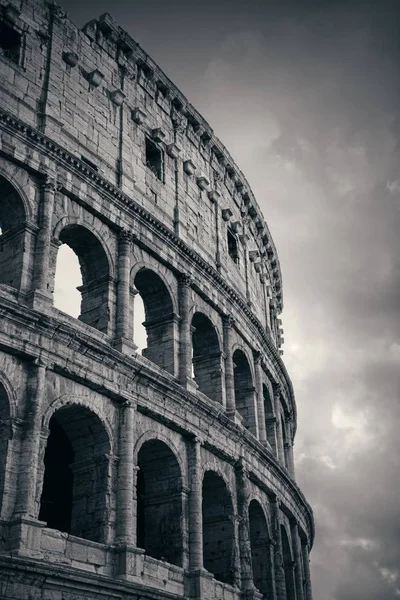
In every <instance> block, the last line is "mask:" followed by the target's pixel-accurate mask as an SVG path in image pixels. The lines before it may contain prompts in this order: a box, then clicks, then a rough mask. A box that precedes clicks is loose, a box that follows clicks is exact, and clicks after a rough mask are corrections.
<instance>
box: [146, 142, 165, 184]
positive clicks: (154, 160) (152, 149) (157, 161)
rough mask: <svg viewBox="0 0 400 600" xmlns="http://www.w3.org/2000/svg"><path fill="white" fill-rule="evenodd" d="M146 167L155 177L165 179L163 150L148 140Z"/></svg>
mask: <svg viewBox="0 0 400 600" xmlns="http://www.w3.org/2000/svg"><path fill="white" fill-rule="evenodd" d="M146 166H147V167H148V168H149V169H150V171H151V172H152V173H154V175H155V176H156V177H157V178H158V179H160V181H162V179H163V155H162V151H161V149H160V148H159V147H158V146H157V145H156V144H155V143H154V142H152V141H151V140H149V139H148V138H146Z"/></svg>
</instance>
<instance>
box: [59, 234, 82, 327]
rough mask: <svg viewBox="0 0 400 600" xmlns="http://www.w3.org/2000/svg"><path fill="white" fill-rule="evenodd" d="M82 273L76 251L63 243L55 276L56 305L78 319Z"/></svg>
mask: <svg viewBox="0 0 400 600" xmlns="http://www.w3.org/2000/svg"><path fill="white" fill-rule="evenodd" d="M82 284H83V282H82V273H81V268H80V265H79V260H78V257H77V255H76V254H75V252H74V251H73V250H72V249H71V248H70V247H69V246H67V244H62V246H61V247H60V249H59V251H58V252H57V262H56V274H55V277H54V306H55V308H58V309H59V310H62V311H63V312H65V313H66V314H67V315H70V316H71V317H74V318H75V319H78V317H79V315H80V313H81V302H82V296H81V293H80V291H79V289H80V288H81V286H82Z"/></svg>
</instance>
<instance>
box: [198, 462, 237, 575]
mask: <svg viewBox="0 0 400 600" xmlns="http://www.w3.org/2000/svg"><path fill="white" fill-rule="evenodd" d="M202 515H203V566H204V568H205V569H207V571H209V572H210V573H212V574H213V575H214V577H215V579H218V580H219V581H222V582H224V583H229V584H233V582H234V573H235V565H234V528H233V506H232V500H231V497H230V494H229V492H228V489H227V487H226V484H225V482H224V480H223V479H222V477H220V476H219V475H217V473H214V472H213V471H207V472H206V473H205V475H204V479H203V504H202Z"/></svg>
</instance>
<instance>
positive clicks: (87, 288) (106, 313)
mask: <svg viewBox="0 0 400 600" xmlns="http://www.w3.org/2000/svg"><path fill="white" fill-rule="evenodd" d="M56 230H57V233H58V239H59V241H60V242H61V243H62V244H67V246H69V247H70V248H71V249H72V250H73V251H74V253H75V254H76V256H77V257H78V260H79V266H80V269H81V274H82V285H81V286H80V287H79V288H78V289H79V291H80V292H81V298H82V299H81V310H80V315H79V317H78V319H79V320H80V321H82V322H83V323H86V324H87V325H90V326H91V327H94V328H95V329H98V330H99V331H101V332H103V333H106V334H107V333H109V329H110V306H109V305H110V301H109V293H110V290H109V288H110V280H111V277H110V260H109V257H108V255H107V252H106V249H105V246H104V244H103V243H102V242H101V241H100V240H99V238H98V237H97V235H95V234H94V233H93V232H92V231H91V230H90V229H88V228H87V227H86V225H81V224H77V223H68V224H66V225H65V226H64V227H63V228H62V229H61V230H60V223H59V224H58V225H57V228H56Z"/></svg>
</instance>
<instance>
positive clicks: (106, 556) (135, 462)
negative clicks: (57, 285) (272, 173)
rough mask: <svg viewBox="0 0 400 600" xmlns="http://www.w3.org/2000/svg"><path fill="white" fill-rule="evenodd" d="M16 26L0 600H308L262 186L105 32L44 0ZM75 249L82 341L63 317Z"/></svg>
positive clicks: (6, 249)
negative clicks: (63, 286)
mask: <svg viewBox="0 0 400 600" xmlns="http://www.w3.org/2000/svg"><path fill="white" fill-rule="evenodd" d="M0 24H1V26H2V27H3V31H12V32H14V33H13V35H14V38H12V37H11V38H7V39H20V42H21V43H20V46H19V47H18V48H17V51H16V50H15V46H13V47H12V48H11V46H9V47H8V46H7V44H8V42H7V39H6V38H3V39H2V40H0V66H1V69H0V195H1V197H2V203H1V204H0V227H1V235H0V310H1V314H2V328H1V331H0V426H1V429H0V431H1V443H0V453H1V457H0V458H1V464H2V465H4V468H3V469H2V470H0V529H1V532H0V540H1V542H0V573H1V577H0V580H1V581H2V582H3V581H4V582H5V583H4V584H3V583H2V585H3V587H2V588H0V596H1V597H4V598H7V599H9V600H11V599H12V600H16V599H17V598H29V597H31V596H32V597H37V598H41V599H43V600H44V598H52V599H53V598H55V599H57V600H65V599H66V598H68V600H70V598H72V597H76V598H80V599H82V598H85V599H86V598H91V597H96V598H97V597H101V595H104V597H114V595H115V594H117V595H119V596H118V597H121V598H122V597H123V598H125V597H126V598H128V597H131V596H132V594H136V593H138V589H140V594H141V596H149V597H151V598H154V596H155V595H156V596H157V598H158V597H159V598H166V597H167V596H168V597H171V595H172V596H174V597H193V598H199V599H200V598H204V599H206V598H207V599H208V600H210V599H211V598H221V597H224V598H226V599H227V600H234V599H237V598H239V596H241V595H243V594H246V596H251V597H252V598H254V599H255V600H258V599H259V598H260V597H261V595H262V594H264V595H265V594H267V596H268V597H271V598H272V599H273V600H286V599H288V598H296V600H303V599H304V600H310V599H311V584H310V579H309V571H308V553H309V550H310V548H311V546H312V542H313V535H314V530H313V519H312V512H311V509H310V507H309V506H308V504H307V502H306V500H305V498H304V497H303V495H302V493H301V491H300V490H299V488H298V486H297V484H296V483H295V479H294V467H293V443H294V437H295V430H296V404H295V399H294V393H293V389H292V385H291V382H290V378H289V375H288V373H287V371H286V369H285V366H284V364H283V362H282V359H281V350H280V348H281V344H282V337H281V330H280V325H279V322H278V315H279V312H280V310H281V308H282V289H281V275H280V270H279V261H278V258H277V255H276V250H275V247H274V245H273V242H272V239H271V236H270V233H269V231H268V228H267V225H266V223H265V221H264V219H263V216H262V215H261V213H260V211H259V208H258V206H257V203H256V201H255V199H254V197H253V195H252V192H251V190H250V188H249V186H248V184H247V182H246V180H245V178H244V176H243V175H242V174H241V172H240V171H239V170H238V168H237V166H236V165H235V164H234V163H233V161H232V159H231V157H230V156H229V154H228V152H227V151H226V149H225V148H224V147H223V146H222V144H221V143H220V142H219V140H218V139H217V138H216V137H215V135H214V133H213V131H212V130H211V129H210V127H209V126H208V124H207V123H206V122H205V121H204V119H203V118H202V117H201V116H200V115H199V114H198V113H197V111H196V110H195V109H194V108H193V107H192V106H191V105H190V104H189V103H188V101H187V100H186V99H185V97H184V96H183V95H182V94H181V92H180V91H179V90H177V89H176V88H175V87H174V85H173V84H172V83H171V82H170V81H169V80H168V78H167V77H166V76H165V75H164V74H163V73H162V71H161V70H160V69H159V67H158V66H157V65H155V64H154V63H153V61H152V60H151V58H150V57H148V56H147V55H146V54H145V53H144V52H143V50H142V49H141V48H140V47H139V46H138V45H137V44H136V42H134V40H132V39H131V38H130V36H129V35H128V34H126V32H124V31H123V30H122V29H121V28H120V27H119V26H118V25H117V24H116V23H115V22H114V21H113V19H112V18H111V17H110V16H109V15H103V16H101V17H100V18H98V19H95V20H93V21H91V22H90V23H88V24H87V25H86V26H85V27H84V28H83V30H82V31H80V30H78V29H77V28H76V27H75V26H74V25H73V24H72V23H70V22H69V21H68V19H67V18H66V15H65V14H64V12H63V11H62V9H60V8H59V7H56V6H55V5H47V4H43V3H41V2H39V1H36V0H26V1H24V2H23V3H22V5H21V6H20V5H19V4H18V5H17V4H16V3H13V2H11V3H5V2H3V3H2V4H1V7H0ZM7 28H8V29H7ZM10 35H11V34H10ZM15 36H17V37H15ZM18 36H20V37H19V38H18ZM4 40H6V41H4ZM228 230H229V232H230V245H229V247H228ZM62 244H67V245H68V246H69V247H70V248H71V249H72V250H73V252H75V254H76V255H77V257H78V260H79V264H80V269H81V274H82V280H83V285H82V286H81V287H80V293H81V313H80V315H79V318H78V319H74V318H72V317H70V316H69V315H67V314H65V313H63V312H61V311H59V310H57V309H56V308H55V307H54V305H53V293H54V281H55V275H56V265H57V255H58V251H59V248H60V246H61V245H62ZM138 294H139V295H140V296H141V297H142V300H143V303H144V307H145V313H146V316H145V327H146V331H147V344H148V347H147V348H146V349H145V350H144V351H143V354H142V355H141V354H140V353H138V352H137V346H136V345H135V340H137V331H135V328H134V320H133V315H134V311H135V300H134V299H135V297H137V295H138ZM240 357H242V358H243V360H244V361H245V363H246V369H245V371H246V372H245V375H246V376H241V375H240V373H242V374H243V373H244V371H243V368H242V367H243V364H242V363H243V360H242V359H240ZM264 389H267V390H268V391H269V399H270V402H269V404H268V412H267V413H266V410H265V406H266V403H265V398H264ZM214 491H215V494H214ZM252 502H253V504H251V503H252ZM254 502H257V504H254ZM255 506H256V508H254V507H255ZM251 507H253V508H251ZM254 515H256V516H254ZM257 527H259V528H261V529H260V530H262V532H263V534H262V539H261V542H260V540H259V539H258V538H257V534H256V533H255V531H256V532H257V531H258V529H257ZM260 553H262V554H263V556H262V557H261V559H260V558H259V557H260ZM256 559H257V560H256ZM260 560H261V562H262V563H263V564H264V563H265V565H267V567H268V568H266V570H265V571H264V570H263V568H262V567H261V566H260V565H261V562H257V561H260ZM28 573H30V574H31V575H32V574H34V575H32V577H31V576H29V577H28ZM30 577H31V578H30ZM99 577H100V580H101V585H100V583H99V581H100V580H99V579H98V578H99ZM82 581H83V582H84V589H83V588H82ZM79 582H81V583H79ZM99 594H100V596H99ZM293 594H294V595H293Z"/></svg>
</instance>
